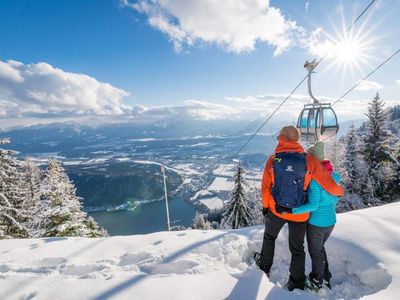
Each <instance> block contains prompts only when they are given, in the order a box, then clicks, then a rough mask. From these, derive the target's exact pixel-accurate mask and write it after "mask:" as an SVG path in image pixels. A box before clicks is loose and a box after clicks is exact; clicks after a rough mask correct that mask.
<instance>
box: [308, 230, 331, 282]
mask: <svg viewBox="0 0 400 300" xmlns="http://www.w3.org/2000/svg"><path fill="white" fill-rule="evenodd" d="M333 227H334V225H332V226H329V227H319V226H314V225H311V224H308V225H307V243H308V252H309V253H310V256H311V265H312V271H311V273H310V278H312V279H314V280H315V281H317V282H319V283H321V284H322V282H323V279H325V280H328V281H329V280H330V279H331V278H332V274H331V272H330V271H329V263H328V258H327V256H326V251H325V242H326V241H327V240H328V238H329V236H330V235H331V233H332V230H333Z"/></svg>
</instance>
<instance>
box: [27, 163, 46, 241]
mask: <svg viewBox="0 0 400 300" xmlns="http://www.w3.org/2000/svg"><path fill="white" fill-rule="evenodd" d="M23 178H24V188H25V189H26V198H25V201H24V208H25V209H26V210H27V211H29V212H30V218H29V220H28V224H27V227H28V228H29V230H30V232H31V235H32V237H40V227H41V226H42V221H43V220H42V219H41V218H40V217H41V212H40V210H41V205H40V200H41V194H42V192H41V188H40V187H41V171H40V170H39V168H38V167H37V166H36V165H35V164H34V163H33V162H32V160H31V159H30V158H27V159H26V160H25V165H24V169H23Z"/></svg>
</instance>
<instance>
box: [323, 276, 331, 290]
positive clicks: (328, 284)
mask: <svg viewBox="0 0 400 300" xmlns="http://www.w3.org/2000/svg"><path fill="white" fill-rule="evenodd" d="M322 284H323V285H324V286H326V287H327V288H328V289H330V290H331V289H332V286H331V282H330V281H329V280H326V279H324V282H323V283H322Z"/></svg>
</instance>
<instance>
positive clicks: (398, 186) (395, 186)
mask: <svg viewBox="0 0 400 300" xmlns="http://www.w3.org/2000/svg"><path fill="white" fill-rule="evenodd" d="M393 152H394V159H395V163H394V166H393V174H394V176H393V182H392V184H391V186H392V189H391V194H392V196H393V199H392V200H393V201H396V200H400V139H399V141H398V142H397V143H396V144H395V146H394V151H393Z"/></svg>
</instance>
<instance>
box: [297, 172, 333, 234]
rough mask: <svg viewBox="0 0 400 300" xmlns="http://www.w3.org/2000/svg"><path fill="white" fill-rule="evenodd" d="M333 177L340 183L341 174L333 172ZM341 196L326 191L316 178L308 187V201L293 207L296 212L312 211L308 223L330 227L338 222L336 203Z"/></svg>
mask: <svg viewBox="0 0 400 300" xmlns="http://www.w3.org/2000/svg"><path fill="white" fill-rule="evenodd" d="M332 178H333V179H334V180H335V181H336V183H340V176H339V174H338V173H336V172H333V173H332ZM338 201H339V197H337V196H334V195H332V194H329V193H328V192H326V191H325V190H324V189H323V188H322V187H321V186H320V185H319V184H318V183H317V182H316V181H315V180H311V183H310V186H309V187H308V202H307V203H306V204H303V205H302V206H300V207H297V208H293V213H294V214H296V215H297V214H302V213H306V212H310V219H309V220H308V223H310V224H312V225H314V226H319V227H329V226H332V225H334V224H335V223H336V203H337V202H338Z"/></svg>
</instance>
